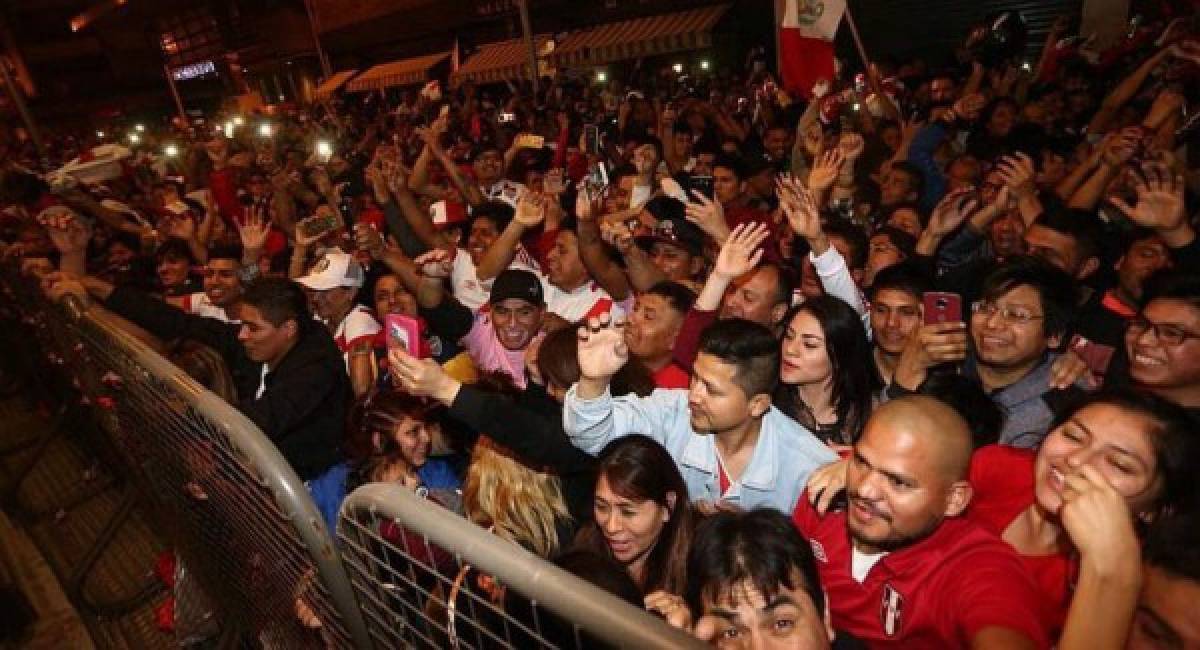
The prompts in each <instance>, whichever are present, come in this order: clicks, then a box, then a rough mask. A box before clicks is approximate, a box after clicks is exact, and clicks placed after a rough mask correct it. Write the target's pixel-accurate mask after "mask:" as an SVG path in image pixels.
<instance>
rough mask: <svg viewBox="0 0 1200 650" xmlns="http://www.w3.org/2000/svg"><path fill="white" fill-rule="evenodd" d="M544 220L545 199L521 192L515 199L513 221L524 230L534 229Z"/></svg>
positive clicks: (531, 193) (537, 195) (532, 193)
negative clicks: (515, 206) (515, 205)
mask: <svg viewBox="0 0 1200 650" xmlns="http://www.w3.org/2000/svg"><path fill="white" fill-rule="evenodd" d="M545 218H546V199H545V197H544V196H542V195H541V194H536V193H534V192H528V191H526V192H522V193H521V195H520V196H519V197H517V209H516V212H515V213H514V214H513V221H515V222H517V223H519V224H521V225H522V226H524V227H525V228H536V227H537V226H538V225H539V224H541V223H542V221H543V220H544V219H545Z"/></svg>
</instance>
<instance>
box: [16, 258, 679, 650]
mask: <svg viewBox="0 0 1200 650" xmlns="http://www.w3.org/2000/svg"><path fill="white" fill-rule="evenodd" d="M0 307H3V308H4V310H3V311H6V312H10V313H9V316H10V317H11V316H12V314H11V311H12V310H13V308H14V307H15V310H16V311H18V312H19V315H20V318H21V319H22V321H23V324H24V325H25V326H26V328H27V330H28V331H30V332H32V333H33V338H34V340H32V341H27V342H25V343H24V345H25V346H27V347H33V348H34V350H35V352H38V354H37V356H44V357H46V358H48V359H49V363H48V364H45V367H46V368H49V369H50V370H51V372H49V373H47V375H48V376H40V377H37V381H38V382H39V383H41V384H44V386H43V388H42V390H43V393H45V394H53V393H55V392H57V393H64V392H70V391H75V392H74V393H73V394H72V395H71V396H70V397H67V398H66V399H68V400H76V401H82V403H83V405H84V406H83V407H82V408H80V407H78V405H76V408H74V409H71V410H73V411H75V412H77V414H81V415H82V417H83V418H85V419H87V420H88V424H89V426H91V427H92V429H93V430H94V434H93V435H94V438H95V439H94V440H92V441H91V444H92V445H93V446H95V447H96V453H97V455H98V456H99V457H101V458H103V459H104V460H105V466H106V468H107V469H108V471H109V472H110V473H112V474H114V475H115V476H116V478H117V479H119V480H121V481H123V482H127V483H128V484H129V485H130V486H132V490H131V492H134V493H136V494H137V495H138V496H139V497H140V498H139V502H142V503H144V504H145V505H146V506H147V507H148V508H149V509H150V510H151V511H152V512H153V515H154V517H153V519H154V523H155V524H156V525H157V527H158V528H160V529H161V530H159V531H158V532H160V533H162V534H163V535H165V537H166V538H167V539H168V540H169V541H170V543H171V544H172V545H173V548H174V550H175V553H176V554H177V556H178V558H179V562H180V564H181V566H182V567H183V568H184V569H186V571H179V572H177V579H178V580H179V581H180V582H181V583H182V584H184V585H186V588H184V587H181V585H176V588H175V594H176V596H177V597H178V598H179V599H180V600H186V601H187V602H186V607H182V605H184V604H185V603H179V604H178V605H177V606H176V612H177V617H178V616H181V615H183V614H181V612H182V611H183V610H185V609H187V610H188V611H191V612H192V613H193V614H194V616H193V617H192V618H202V619H204V620H205V621H207V622H208V624H209V625H208V627H209V628H215V629H216V630H217V631H218V633H219V636H220V638H219V639H216V641H217V643H218V645H219V647H233V646H237V647H241V646H244V645H246V644H247V642H251V643H252V642H254V641H257V642H258V643H259V644H261V645H262V646H263V647H268V648H304V647H322V648H330V647H333V648H363V649H368V648H375V649H380V650H382V649H385V648H439V649H440V648H522V649H524V648H576V649H582V648H591V647H621V648H639V649H641V648H688V647H701V646H700V644H699V643H698V642H697V641H696V640H695V639H693V638H691V637H690V636H688V635H686V634H683V633H682V632H680V631H678V630H675V629H674V628H671V627H670V626H668V625H667V624H666V623H664V622H663V621H662V620H661V619H658V618H656V617H654V616H651V615H650V614H648V613H646V612H645V611H644V610H642V609H641V608H639V607H635V606H632V605H630V604H627V603H625V602H624V601H621V600H619V599H617V598H616V597H614V596H612V595H610V594H608V593H607V592H604V591H602V590H600V589H598V588H597V587H594V586H592V585H591V584H589V583H587V582H584V581H583V580H581V579H579V578H576V577H575V576H572V575H570V574H568V573H566V572H565V571H563V570H561V569H559V568H557V567H555V566H553V565H552V564H550V563H548V562H546V561H544V560H542V559H540V558H538V557H536V556H534V555H532V554H530V553H528V552H527V551H525V550H524V549H521V548H519V547H517V546H515V545H513V544H511V543H509V542H507V541H505V540H503V539H500V538H498V537H496V536H493V535H491V534H490V533H488V532H487V531H484V530H482V529H480V528H479V527H477V526H475V525H473V524H471V523H470V522H468V521H467V520H465V519H463V518H462V517H460V516H458V515H456V514H454V513H452V512H451V511H449V510H445V509H443V508H441V507H439V506H437V505H435V504H433V503H431V502H429V501H426V500H423V499H421V498H419V497H417V496H416V495H415V494H413V493H412V492H409V491H406V490H404V489H403V488H401V487H399V486H395V485H390V484H373V485H367V486H363V487H361V488H359V489H358V490H356V491H355V492H354V493H353V494H351V495H350V496H349V497H348V498H347V500H346V502H345V503H344V505H343V507H342V512H341V516H340V520H339V524H338V544H337V545H336V546H335V544H334V542H333V540H332V539H331V537H330V534H329V531H327V530H326V528H325V525H324V523H323V520H322V518H321V516H320V514H319V513H318V511H317V510H316V508H315V506H314V505H313V502H312V500H311V498H310V497H309V495H308V492H307V491H306V489H305V488H304V485H303V484H302V483H301V481H300V480H299V478H298V477H297V476H296V475H295V473H294V472H293V470H292V469H291V468H290V467H289V466H288V465H287V463H286V461H285V460H284V459H283V457H282V456H281V455H280V453H279V451H278V450H277V449H276V447H275V446H274V445H273V444H272V443H271V442H270V441H269V440H268V439H267V438H266V437H265V436H263V434H262V433H261V432H260V431H259V430H258V428H257V427H256V426H255V425H254V424H253V423H252V422H250V421H249V420H248V419H246V418H245V417H244V416H243V415H241V413H239V412H238V411H237V410H236V409H234V408H233V407H231V406H230V405H229V404H227V403H226V402H224V401H222V400H221V399H220V398H218V397H217V396H215V395H214V394H212V393H211V392H209V391H208V390H206V389H204V388H203V387H202V386H200V385H199V384H197V383H196V382H195V381H194V380H193V379H192V378H190V377H189V376H187V375H186V374H185V373H184V372H183V371H182V370H181V369H179V368H178V367H176V366H175V365H173V364H171V363H170V362H169V361H167V360H166V359H164V358H162V357H161V356H159V355H158V354H157V353H155V352H154V351H152V350H151V349H150V348H149V347H148V346H147V345H145V344H144V343H143V342H141V341H139V340H137V339H136V338H134V337H133V336H131V335H130V334H129V333H127V332H126V331H125V330H123V329H121V327H120V326H119V325H118V323H117V319H115V317H113V316H112V315H111V314H108V313H107V312H105V311H104V310H102V309H97V308H87V309H85V308H84V307H83V305H81V304H80V303H79V302H78V301H74V300H70V299H69V300H68V301H66V304H64V305H54V304H51V303H50V302H49V301H48V300H46V299H45V298H44V297H43V296H42V294H41V293H40V291H38V289H37V287H36V282H35V281H34V280H32V279H30V278H21V277H20V276H19V275H18V274H16V273H15V271H14V270H13V269H12V268H11V267H5V266H4V265H0ZM0 315H2V314H0ZM37 348H40V351H38V350H37ZM59 397H62V395H59ZM60 419H61V418H60ZM0 453H2V452H0ZM128 507H129V506H128V504H126V505H125V509H126V510H127V509H128ZM115 521H116V519H115V518H114V522H115ZM114 525H116V524H115V523H114ZM398 531H399V532H398ZM339 551H340V553H339ZM96 552H97V551H89V554H95V553H96ZM464 566H470V567H472V568H473V570H468V571H464V570H463V567H464ZM460 574H461V575H460ZM481 576H486V577H488V578H489V579H490V580H491V582H492V584H495V585H500V586H501V592H500V593H503V594H504V597H503V598H502V599H497V597H496V594H495V593H494V592H489V591H488V590H486V589H482V588H480V584H482V583H481V582H480V577H481ZM460 578H461V579H460ZM456 582H457V583H459V584H458V586H457V587H456V584H455V583H456ZM78 604H79V603H77V605H78ZM100 609H101V610H102V611H101V612H100V613H101V615H102V616H110V617H112V616H118V615H120V614H121V612H122V611H124V610H118V609H117V608H116V607H115V606H109V607H107V608H103V607H102V608H100ZM451 613H452V615H450V614H451ZM302 621H305V622H307V625H306V624H305V623H304V622H302ZM310 626H311V627H310Z"/></svg>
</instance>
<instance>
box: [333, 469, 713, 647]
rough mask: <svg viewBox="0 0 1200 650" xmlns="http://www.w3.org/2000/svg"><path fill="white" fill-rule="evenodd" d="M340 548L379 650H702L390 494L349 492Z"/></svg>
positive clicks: (418, 503) (558, 573) (485, 536)
mask: <svg viewBox="0 0 1200 650" xmlns="http://www.w3.org/2000/svg"><path fill="white" fill-rule="evenodd" d="M338 540H339V543H340V545H341V550H342V559H343V561H344V562H345V564H346V568H347V570H348V571H349V572H350V575H351V582H353V584H354V589H355V591H356V592H357V594H358V599H359V603H360V604H361V605H362V608H363V612H364V613H365V617H366V620H367V626H368V627H369V628H370V633H371V637H372V639H373V640H374V642H375V647H377V648H401V647H404V648H422V649H424V648H522V649H524V648H564V649H566V648H575V649H582V648H596V647H618V648H638V649H642V648H645V649H651V648H694V647H705V646H704V645H702V644H701V643H700V642H699V641H697V640H696V639H694V638H692V637H690V636H688V635H686V634H684V633H682V632H680V631H679V630H676V629H675V628H673V627H671V626H669V625H667V624H666V623H665V622H663V621H662V620H661V619H659V618H656V617H654V616H651V615H650V614H648V613H646V611H645V610H643V609H641V608H639V607H635V606H633V605H630V604H629V603H626V602H625V601H623V600H620V599H618V598H616V597H615V596H613V595H611V594H609V593H608V592H606V591H603V590H601V589H599V588H598V587H595V586H593V585H591V584H589V583H587V582H585V581H583V580H581V579H579V578H577V577H575V576H573V575H571V574H569V573H567V572H566V571H563V570H562V569H559V568H558V567H555V566H554V565H552V564H550V563H548V562H546V561H545V560H542V559H541V558H539V557H537V556H535V555H533V554H532V553H530V552H528V551H526V550H525V549H523V548H520V547H518V546H516V545H515V544H512V543H511V542H508V541H506V540H503V539H501V538H499V537H497V536H495V535H492V534H491V533H489V532H488V531H486V530H483V529H481V528H479V527H478V526H475V525H474V524H471V523H470V522H468V521H467V520H466V519H464V518H462V517H460V516H458V515H456V514H455V513H453V512H451V511H450V510H447V509H444V508H442V507H440V506H437V505H434V504H432V503H431V502H430V501H427V500H425V499H423V498H421V497H419V496H417V495H416V494H414V493H413V492H411V491H409V490H406V489H404V488H403V487H400V486H398V485H394V484H384V483H376V484H368V485H364V486H362V487H360V488H358V489H357V490H355V491H354V492H353V493H351V494H350V496H349V497H347V498H346V501H345V502H344V503H343V504H342V510H341V514H340V517H339V521H338ZM481 577H482V578H483V579H482V580H481V579H480V578H481ZM500 594H503V595H500Z"/></svg>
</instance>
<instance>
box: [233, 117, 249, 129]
mask: <svg viewBox="0 0 1200 650" xmlns="http://www.w3.org/2000/svg"><path fill="white" fill-rule="evenodd" d="M233 123H234V124H236V125H237V126H241V125H243V124H245V123H246V120H243V119H242V116H241V115H234V116H233Z"/></svg>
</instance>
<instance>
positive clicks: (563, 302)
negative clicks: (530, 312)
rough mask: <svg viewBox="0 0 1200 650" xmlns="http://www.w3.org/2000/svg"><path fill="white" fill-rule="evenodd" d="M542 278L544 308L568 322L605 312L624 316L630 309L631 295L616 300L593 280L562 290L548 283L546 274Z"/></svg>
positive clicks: (578, 320) (539, 275)
mask: <svg viewBox="0 0 1200 650" xmlns="http://www.w3.org/2000/svg"><path fill="white" fill-rule="evenodd" d="M538 277H539V278H540V279H541V280H542V293H543V294H545V297H546V310H547V311H549V312H550V313H552V314H557V315H558V316H561V317H562V318H563V320H565V321H567V322H568V323H577V322H580V321H583V320H586V319H587V318H590V317H592V316H598V315H600V314H603V313H605V312H608V313H610V314H612V315H613V316H624V315H625V314H626V313H627V312H628V311H629V309H630V306H631V304H632V302H633V296H632V295H630V297H629V298H627V299H626V300H624V301H622V302H619V303H618V302H616V301H615V300H613V298H612V296H610V295H608V292H607V291H605V290H604V289H601V288H600V285H598V284H596V283H595V282H588V283H586V284H584V285H583V286H581V287H579V288H577V289H575V290H574V291H563V290H562V289H559V288H558V287H556V286H554V285H552V284H550V281H549V280H547V279H546V276H544V275H542V274H540V273H539V274H538Z"/></svg>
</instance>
